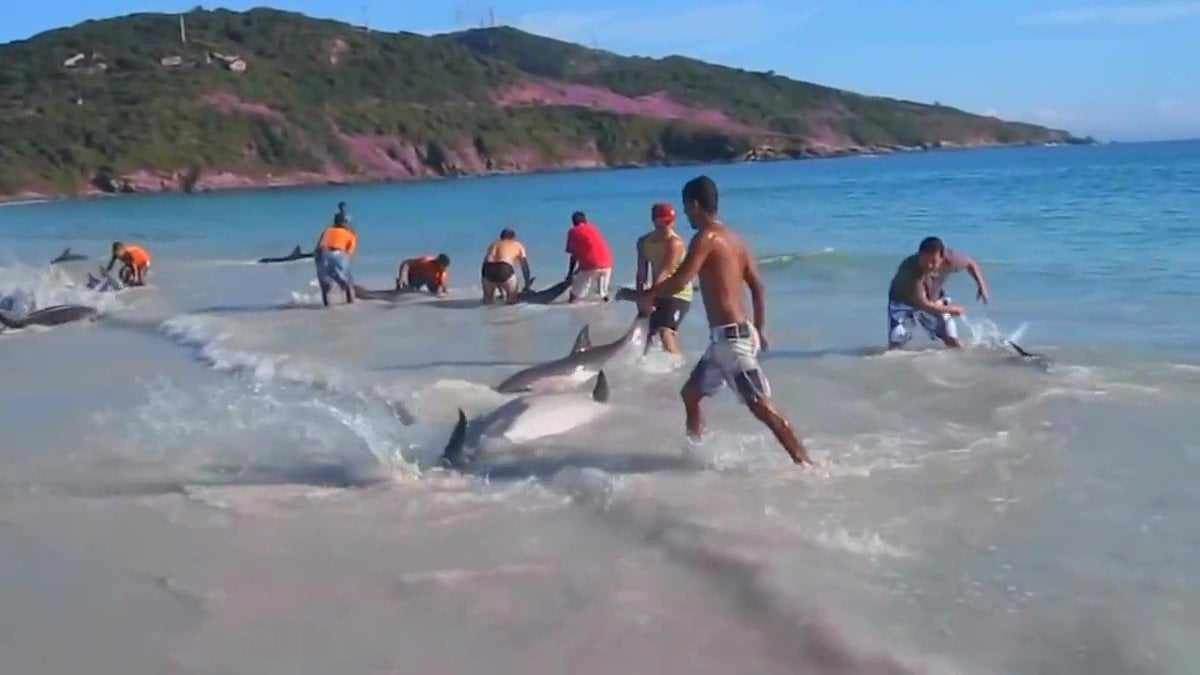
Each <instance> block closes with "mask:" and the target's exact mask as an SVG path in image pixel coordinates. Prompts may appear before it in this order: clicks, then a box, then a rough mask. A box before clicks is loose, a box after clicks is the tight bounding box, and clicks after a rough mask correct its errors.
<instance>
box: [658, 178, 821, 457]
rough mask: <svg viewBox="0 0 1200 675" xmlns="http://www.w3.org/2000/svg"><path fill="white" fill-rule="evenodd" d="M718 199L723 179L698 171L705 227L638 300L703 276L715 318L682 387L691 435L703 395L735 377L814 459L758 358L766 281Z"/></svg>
mask: <svg viewBox="0 0 1200 675" xmlns="http://www.w3.org/2000/svg"><path fill="white" fill-rule="evenodd" d="M717 203H718V194H717V185H716V183H714V182H713V181H712V179H711V178H709V177H707V176H698V177H696V178H694V179H692V180H690V181H688V182H687V184H686V185H684V186H683V209H684V212H685V213H686V214H687V217H688V222H690V223H691V225H692V227H693V228H694V229H695V230H697V232H696V236H695V237H693V238H692V241H691V243H690V244H689V246H688V252H687V256H686V257H684V259H683V262H682V263H680V265H679V267H678V268H677V269H676V270H675V272H674V274H672V275H671V276H670V277H668V278H666V279H663V280H661V281H659V282H658V283H656V284H654V286H652V287H651V288H650V289H649V290H646V291H642V292H641V293H640V295H639V297H638V308H639V309H640V310H641V311H642V312H643V313H645V314H650V312H651V311H652V310H653V309H654V305H655V300H656V299H660V298H669V297H671V296H673V295H675V294H676V293H678V292H680V291H682V290H683V289H684V288H686V287H687V285H688V284H689V283H690V282H691V281H692V279H694V278H696V277H699V278H700V296H701V298H702V299H703V300H704V313H705V314H706V315H707V318H708V326H709V332H708V336H709V345H708V349H707V350H706V351H705V352H704V356H702V357H700V362H699V363H697V364H696V367H695V368H694V369H693V370H692V374H691V376H689V377H688V380H687V383H686V384H684V385H683V389H682V390H681V391H680V392H679V395H680V397H681V398H682V399H683V407H684V414H685V415H686V417H687V431H688V435H689V436H691V437H692V438H699V437H700V436H701V435H702V434H703V432H704V411H703V409H702V408H701V403H702V402H703V400H704V399H705V398H707V397H709V396H712V395H713V394H715V393H717V392H718V391H720V389H721V388H722V387H723V386H724V385H726V384H728V385H729V386H730V387H731V388H732V389H733V390H734V391H735V392H737V395H738V398H740V399H741V400H742V403H743V404H745V406H746V407H747V408H748V409H749V410H750V412H751V413H752V414H753V415H754V416H755V417H756V418H757V419H758V420H759V421H760V422H762V423H763V424H765V425H766V426H767V428H768V429H770V430H771V433H773V434H774V435H775V439H776V440H777V441H778V442H779V444H780V445H781V446H783V449H784V450H786V451H787V453H788V455H789V456H790V457H791V458H792V461H793V462H794V463H796V464H811V463H812V460H810V459H809V457H808V452H807V451H806V450H805V448H804V444H803V443H801V441H800V439H799V438H797V437H796V432H795V431H794V430H793V429H792V423H791V422H790V421H788V419H787V417H785V416H784V415H783V413H781V412H779V410H778V409H776V407H775V404H774V402H773V401H771V385H770V383H769V382H768V381H767V376H766V374H765V373H763V370H762V367H761V366H760V365H759V363H758V352H759V350H760V349H763V350H765V349H766V348H767V339H766V337H765V336H764V335H763V334H762V326H763V323H764V322H765V321H766V314H767V308H766V289H765V287H764V285H763V282H762V278H761V277H760V276H759V274H758V265H757V263H756V262H755V260H754V257H753V256H752V255H750V252H749V251H748V250H747V249H746V244H745V242H743V241H742V238H741V237H739V236H738V235H737V234H736V233H735V232H734V231H733V230H731V229H729V228H728V227H726V226H725V224H724V223H722V222H721V218H720V216H718V215H717ZM747 286H748V287H749V290H750V301H751V303H752V304H753V309H754V315H753V321H751V320H750V319H749V317H747V315H746V308H745V305H744V303H743V301H742V293H743V290H744V288H745V287H747Z"/></svg>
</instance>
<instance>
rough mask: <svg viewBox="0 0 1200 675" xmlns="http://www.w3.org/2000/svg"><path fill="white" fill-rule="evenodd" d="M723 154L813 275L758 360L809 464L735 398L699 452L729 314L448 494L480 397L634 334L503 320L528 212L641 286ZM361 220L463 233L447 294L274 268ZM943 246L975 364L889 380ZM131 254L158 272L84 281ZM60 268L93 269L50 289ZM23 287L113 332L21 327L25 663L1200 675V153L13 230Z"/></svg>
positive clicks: (778, 305)
mask: <svg viewBox="0 0 1200 675" xmlns="http://www.w3.org/2000/svg"><path fill="white" fill-rule="evenodd" d="M701 172H706V173H708V174H709V175H711V176H713V177H714V179H715V180H716V181H717V182H718V185H719V186H720V188H721V207H722V212H723V214H724V216H725V219H726V220H727V222H729V223H730V224H732V225H734V226H735V227H737V228H739V229H740V230H741V231H742V232H743V233H744V234H745V236H746V238H747V240H748V242H749V243H750V244H751V246H752V248H753V249H754V251H755V253H756V254H757V255H759V256H764V257H766V256H777V255H780V254H787V253H800V254H801V255H798V256H794V257H791V258H786V259H778V258H776V259H775V261H774V262H772V263H770V264H767V265H764V276H765V279H766V283H767V331H768V333H769V335H770V337H771V339H772V347H773V349H772V350H771V352H770V353H768V354H766V355H764V357H763V364H764V367H765V368H766V369H767V372H768V375H769V377H770V378H771V383H772V387H773V389H774V394H775V399H776V400H777V402H778V405H779V406H780V408H781V409H782V410H783V411H785V413H786V414H787V415H789V416H790V418H791V419H792V421H793V422H794V424H795V425H796V427H797V428H798V430H799V431H800V433H801V434H802V436H803V437H804V439H805V440H806V441H807V444H808V446H809V449H810V452H811V454H812V455H813V456H814V458H815V459H816V460H817V461H818V463H819V465H818V466H817V467H816V468H815V469H809V470H805V469H799V468H796V467H794V466H792V465H791V464H790V462H788V461H787V458H786V455H784V453H783V452H782V451H781V450H780V449H779V448H778V447H777V446H776V445H775V443H774V441H773V440H772V439H771V437H770V436H769V434H768V433H767V432H766V430H765V429H764V428H762V427H761V426H760V425H759V424H758V423H757V422H756V421H754V420H753V419H752V418H751V417H750V416H749V415H748V414H747V413H746V412H745V411H744V410H743V409H742V408H740V407H739V406H738V404H737V403H736V401H735V400H734V398H733V396H732V394H730V393H729V392H728V391H726V392H723V393H722V394H720V395H718V396H717V397H715V398H714V399H712V400H711V401H709V402H708V404H707V406H708V410H709V412H710V432H711V433H710V434H709V436H708V437H707V438H706V439H704V441H703V442H701V443H699V444H698V445H695V446H693V445H690V444H688V443H687V442H685V439H684V435H683V414H682V409H681V406H680V404H679V401H678V396H677V392H678V389H679V387H680V385H681V384H682V382H683V380H684V379H685V378H686V375H687V372H688V368H689V367H690V364H691V362H693V361H694V360H695V358H696V357H697V356H698V355H699V354H700V353H701V352H702V350H703V348H704V346H705V333H706V331H705V329H704V326H703V310H702V309H701V308H700V307H695V308H693V310H692V313H691V314H690V315H689V316H688V317H687V319H686V320H685V322H684V324H683V327H682V340H683V344H684V347H685V349H686V350H687V352H688V356H687V359H686V362H684V363H679V362H675V361H673V360H671V359H669V358H667V357H665V356H664V355H663V354H661V353H658V352H657V351H652V352H651V354H650V355H649V356H648V357H646V358H644V359H641V358H638V353H637V351H638V350H631V352H630V353H628V354H624V355H622V356H620V357H618V358H617V359H615V360H614V361H613V362H611V363H610V364H609V366H608V367H607V368H606V374H607V375H608V379H609V381H610V383H611V385H612V401H611V404H610V408H611V409H610V410H609V411H608V412H607V414H606V415H605V416H604V417H603V418H601V419H600V420H598V421H596V422H594V423H592V424H590V425H587V426H584V427H580V428H577V429H574V430H572V431H570V432H568V433H566V434H564V435H562V436H560V437H557V438H553V439H549V440H546V441H541V442H537V443H533V444H530V445H529V446H526V447H518V448H507V449H502V450H498V451H497V452H496V453H494V454H490V455H489V456H488V458H487V460H488V464H487V466H488V467H490V471H489V472H486V473H483V474H480V473H470V474H466V475H462V474H457V473H453V472H447V471H443V470H440V469H438V468H437V467H436V459H437V457H438V455H439V453H440V451H441V448H442V447H443V445H444V444H445V442H446V439H447V437H448V436H449V434H450V430H451V427H452V425H453V422H454V420H455V418H456V415H457V409H458V408H460V407H461V408H463V409H464V410H466V412H467V413H468V414H478V413H484V412H486V411H488V410H489V409H491V408H493V407H495V406H496V405H498V404H499V403H501V402H502V401H503V400H505V399H506V397H504V396H501V395H499V394H496V393H494V392H493V391H491V390H490V386H491V385H494V384H496V383H498V382H499V381H500V380H502V379H503V378H504V377H505V376H506V375H507V374H509V373H511V372H514V371H516V370H517V369H519V368H520V367H522V366H524V365H528V364H532V363H536V362H539V361H544V360H547V359H550V358H554V357H557V356H559V355H561V354H565V353H566V351H567V350H568V348H569V346H570V344H571V341H572V339H573V337H574V335H575V333H576V332H577V331H578V330H579V328H580V327H582V326H583V325H584V324H587V325H589V326H590V331H591V334H592V337H593V340H594V341H596V342H600V341H608V340H609V339H612V338H614V337H615V336H617V335H619V334H621V333H622V332H623V331H624V330H625V328H626V327H627V326H628V325H629V322H630V321H631V320H632V319H633V315H634V309H633V307H632V306H631V305H629V304H628V303H612V304H607V305H605V304H599V303H585V304H583V305H581V306H577V307H567V306H563V305H552V306H546V307H525V306H518V307H511V308H510V307H489V308H483V307H480V306H478V304H477V302H476V298H477V294H478V273H477V269H478V267H477V266H478V262H479V259H480V257H481V256H482V253H483V250H484V247H485V246H486V245H487V243H488V242H489V241H490V240H491V238H492V237H494V236H495V235H496V233H497V232H498V230H500V229H501V228H502V227H505V226H510V227H513V228H514V229H516V231H517V233H518V235H519V236H520V238H521V239H522V240H523V241H524V242H525V244H526V246H527V247H528V249H529V251H530V254H531V257H532V262H533V266H534V272H535V275H536V276H537V277H538V278H539V279H540V280H542V282H543V283H545V284H549V283H552V282H553V281H556V280H558V279H560V278H561V277H562V275H563V274H564V273H565V269H566V259H565V256H564V254H563V253H562V247H563V243H564V238H565V234H566V229H567V224H568V219H569V216H570V213H571V212H572V211H574V210H576V209H581V210H584V211H586V212H587V213H588V215H589V216H591V217H592V219H593V220H594V221H595V222H596V223H597V224H598V225H599V227H600V228H601V229H602V230H603V231H604V232H605V234H606V235H607V237H608V238H609V240H610V242H611V243H612V245H613V247H614V249H615V252H616V254H617V268H616V270H615V282H617V283H624V284H628V283H632V281H633V269H632V267H633V258H634V251H633V242H634V239H635V238H636V237H637V236H638V235H639V234H640V233H642V232H644V231H646V230H647V228H648V227H649V223H648V209H649V206H650V204H651V203H652V202H654V201H658V200H664V199H666V200H672V201H674V202H676V203H678V199H679V189H680V187H681V186H682V184H683V183H684V182H685V181H686V180H687V179H688V178H691V177H692V176H694V175H696V174H698V173H701ZM340 200H345V201H347V202H348V203H349V209H350V212H351V214H352V216H353V218H354V223H355V226H356V228H357V229H358V231H359V236H360V247H361V252H360V253H359V255H358V256H356V259H355V263H354V269H355V274H356V276H357V279H358V280H359V281H360V282H362V283H364V284H365V285H367V286H370V287H384V286H387V285H389V284H390V282H391V279H392V278H393V276H394V274H395V268H396V265H397V263H398V261H399V260H400V259H401V258H403V257H406V256H408V255H413V254H417V253H438V252H443V251H444V252H446V253H448V254H449V255H450V256H451V259H452V261H453V262H452V266H451V286H452V287H453V292H452V294H451V295H452V297H451V298H450V299H449V300H446V301H431V300H424V299H423V300H416V301H411V302H403V303H398V304H396V305H390V304H386V303H373V302H361V303H359V304H357V305H355V306H353V307H344V306H337V307H335V308H333V309H330V310H323V309H321V308H320V301H319V296H318V295H317V292H316V288H315V287H314V285H313V280H312V277H313V271H312V263H311V261H300V262H296V263H288V264H280V265H256V264H253V263H252V262H250V261H252V260H254V259H257V258H258V257H261V256H272V255H283V254H285V253H286V252H288V251H290V250H291V248H292V247H293V246H294V245H296V244H300V245H301V246H303V247H304V248H306V249H307V248H309V247H311V245H312V242H313V241H314V240H315V238H316V236H317V234H318V232H319V230H320V228H321V227H322V226H323V224H324V223H325V222H326V220H327V219H328V218H329V216H330V215H331V214H332V212H333V210H334V206H335V204H336V202H338V201H340ZM680 229H681V231H682V232H684V233H685V234H687V233H688V232H689V228H688V225H687V223H686V221H684V222H681V223H680ZM931 234H932V235H938V236H941V237H942V238H944V239H945V240H946V241H947V243H948V244H949V245H950V246H952V247H955V248H957V249H960V250H962V251H965V252H967V253H968V254H970V255H972V256H974V257H975V258H976V259H977V260H979V261H980V263H981V264H982V265H983V268H984V272H985V274H986V276H987V278H988V281H989V282H990V285H991V289H992V303H991V304H990V305H988V306H984V305H981V304H979V303H977V302H975V300H974V298H973V295H974V293H973V287H972V284H971V283H970V280H969V279H968V278H966V275H958V277H962V278H954V279H952V280H951V282H950V284H949V292H950V294H951V295H952V296H953V297H954V298H955V299H956V300H957V301H959V302H961V303H964V304H966V305H967V306H968V308H969V313H968V315H967V316H966V321H965V326H964V327H963V333H964V335H965V337H966V341H967V343H968V344H969V345H970V349H968V350H966V351H964V352H962V353H948V352H946V351H944V350H942V349H940V348H938V347H937V346H936V345H934V344H933V343H930V342H928V341H926V340H925V338H924V336H923V335H920V336H918V337H917V338H916V339H914V341H913V344H912V346H911V348H910V349H908V350H905V351H904V352H903V353H893V354H886V355H871V354H872V353H873V352H871V348H874V347H877V346H879V345H881V344H882V343H883V342H884V340H885V337H886V334H885V333H886V331H885V328H886V317H885V316H884V305H885V297H884V294H885V292H886V287H887V283H888V281H889V279H890V277H891V274H892V272H893V271H894V269H895V266H896V264H897V263H898V262H899V261H900V259H901V258H902V257H904V256H905V255H906V254H907V253H908V252H910V251H912V250H913V249H914V248H915V246H916V244H917V242H918V241H919V240H920V239H921V238H923V237H925V236H927V235H931ZM117 238H120V239H127V240H131V241H136V242H139V243H142V244H144V245H145V246H146V247H148V248H149V249H150V250H151V252H152V254H153V255H154V268H153V272H152V276H151V284H152V285H151V287H150V288H146V289H135V290H130V291H126V292H123V293H120V294H97V293H92V292H89V291H87V290H86V289H82V288H81V287H80V286H79V282H80V281H81V280H82V279H83V278H84V277H85V276H86V274H87V272H89V271H91V270H93V269H94V268H95V266H96V265H97V264H98V263H99V262H101V261H102V260H101V259H102V258H103V256H104V254H105V251H106V250H107V246H108V244H109V243H110V242H111V241H112V240H113V239H117ZM66 246H70V247H72V248H73V249H74V250H76V251H79V252H82V253H86V254H89V255H90V256H91V257H92V259H91V260H88V261H83V262H79V263H70V264H66V265H58V266H54V267H53V268H51V267H47V266H46V265H45V263H46V261H48V260H49V259H51V258H52V257H54V256H55V255H57V254H58V252H59V251H61V250H62V249H63V248H64V247H66ZM539 285H542V284H541V283H539ZM0 295H4V296H5V297H9V298H12V299H13V300H12V301H13V303H14V304H15V305H16V306H17V308H18V309H21V308H25V307H29V306H46V305H49V304H53V303H56V302H68V301H69V302H82V303H86V304H93V305H96V306H97V307H99V308H100V309H101V310H102V312H103V317H102V319H101V320H100V321H99V322H98V323H97V324H95V325H66V326H60V327H56V328H53V329H26V330H22V331H9V332H7V333H4V334H0V373H2V377H3V380H2V381H3V384H2V385H0V430H3V437H2V440H0V664H3V668H2V670H3V671H4V672H6V673H7V672H12V673H22V674H29V675H40V674H43V673H45V674H59V673H70V672H89V673H95V674H100V673H114V674H116V673H121V674H128V673H251V672H252V673H260V674H265V673H281V674H282V673H289V674H293V673H322V674H323V673H384V672H387V673H395V672H412V673H467V672H489V673H543V672H544V673H557V672H576V673H581V674H589V675H590V674H593V673H630V672H656V671H663V672H691V673H704V674H708V673H739V674H747V673H971V674H975V673H980V674H984V673H986V674H992V673H996V674H999V673H1147V674H1149V673H1192V672H1196V671H1197V670H1198V669H1200V648H1198V647H1197V645H1196V641H1195V635H1196V634H1197V631H1198V630H1200V489H1198V488H1197V487H1196V483H1195V481H1196V477H1197V476H1198V475H1200V440H1198V439H1197V433H1198V432H1200V426H1197V424H1196V419H1197V417H1198V415H1200V143H1164V144H1150V145H1113V146H1099V147H1078V148H1074V147H1072V148H1030V149H1020V150H1004V151H976V152H945V153H931V154H916V155H902V156H892V157H883V158H856V159H842V160H827V161H826V160H822V161H807V162H790V163H773V164H747V165H729V166H717V167H675V168H655V169H639V170H622V171H608V172H586V173H572V174H559V175H537V176H509V177H493V178H478V179H458V180H448V181H439V182H427V183H409V184H393V185H372V186H354V187H328V188H318V189H286V190H270V191H247V192H230V193H219V194H208V195H196V196H181V195H167V196H138V197H128V198H119V199H107V200H80V201H62V202H54V203H44V204H29V205H14V206H6V207H0ZM1005 339H1013V340H1015V341H1017V342H1019V343H1020V344H1021V345H1022V346H1024V347H1025V348H1026V349H1028V350H1032V351H1036V352H1040V353H1043V354H1045V355H1047V356H1048V357H1049V358H1050V361H1049V365H1048V367H1036V365H1035V364H1028V363H1023V362H1021V361H1020V360H1017V359H1014V358H1013V357H1012V355H1011V354H1010V353H1009V352H1008V351H1007V350H1006V349H1005V348H1004V347H1003V345H1002V342H1003V341H1004V340H1005ZM581 395H585V394H583V393H581ZM397 406H403V407H404V408H406V409H407V410H408V411H409V412H410V413H411V414H412V416H413V418H414V421H413V423H412V424H408V425H406V424H402V423H401V422H400V421H399V420H398V419H397V415H396V412H395V408H396V407H397Z"/></svg>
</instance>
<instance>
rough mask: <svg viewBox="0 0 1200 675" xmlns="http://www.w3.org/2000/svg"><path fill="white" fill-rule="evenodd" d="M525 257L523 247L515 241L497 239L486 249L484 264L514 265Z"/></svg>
mask: <svg viewBox="0 0 1200 675" xmlns="http://www.w3.org/2000/svg"><path fill="white" fill-rule="evenodd" d="M476 250H478V249H476ZM524 257H525V246H524V245H523V244H521V242H519V241H517V240H515V239H497V240H496V241H494V242H492V245H491V246H489V247H488V250H487V255H485V256H484V259H483V261H484V262H506V263H508V264H510V265H511V264H514V263H516V262H517V261H518V260H520V259H521V258H524Z"/></svg>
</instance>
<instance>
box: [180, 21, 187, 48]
mask: <svg viewBox="0 0 1200 675" xmlns="http://www.w3.org/2000/svg"><path fill="white" fill-rule="evenodd" d="M179 41H180V42H182V43H183V44H185V45H186V44H187V26H186V25H185V24H184V22H183V15H182V14H180V15H179Z"/></svg>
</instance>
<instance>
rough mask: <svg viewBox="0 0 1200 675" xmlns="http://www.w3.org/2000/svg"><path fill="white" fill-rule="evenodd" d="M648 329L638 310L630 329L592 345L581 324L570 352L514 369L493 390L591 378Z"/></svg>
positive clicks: (555, 385)
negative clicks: (601, 342)
mask: <svg viewBox="0 0 1200 675" xmlns="http://www.w3.org/2000/svg"><path fill="white" fill-rule="evenodd" d="M648 330H649V317H646V316H642V315H640V314H639V315H638V317H637V318H635V319H634V320H633V323H632V324H631V325H630V326H629V330H627V331H625V334H624V335H622V336H621V337H620V338H618V339H616V340H614V341H613V342H610V343H608V344H603V345H600V346H598V347H593V346H592V343H591V339H590V336H589V335H588V328H587V326H584V327H583V329H582V330H580V331H579V335H578V336H577V337H576V338H575V345H574V346H573V347H572V348H571V353H570V354H567V355H566V356H564V357H562V358H559V359H555V360H553V361H549V362H546V363H539V364H538V365H536V366H530V367H529V368H526V369H525V370H522V371H520V372H518V373H514V374H513V375H510V376H509V377H508V378H507V379H505V380H504V381H503V382H501V383H500V384H498V385H496V391H498V392H500V393H502V394H514V393H517V392H522V391H546V390H555V389H564V388H569V387H571V386H572V385H576V384H580V383H582V382H584V381H586V380H588V379H589V378H591V376H592V375H593V374H594V373H596V372H597V371H599V370H600V369H601V368H603V367H604V364H605V363H608V361H609V359H611V358H612V357H614V356H616V355H617V354H618V353H619V352H620V351H621V350H623V349H625V347H627V346H629V345H631V344H634V343H636V342H639V341H641V340H644V339H646V334H647V332H648Z"/></svg>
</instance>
